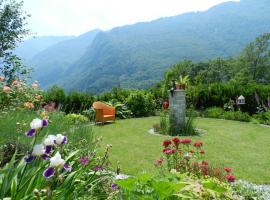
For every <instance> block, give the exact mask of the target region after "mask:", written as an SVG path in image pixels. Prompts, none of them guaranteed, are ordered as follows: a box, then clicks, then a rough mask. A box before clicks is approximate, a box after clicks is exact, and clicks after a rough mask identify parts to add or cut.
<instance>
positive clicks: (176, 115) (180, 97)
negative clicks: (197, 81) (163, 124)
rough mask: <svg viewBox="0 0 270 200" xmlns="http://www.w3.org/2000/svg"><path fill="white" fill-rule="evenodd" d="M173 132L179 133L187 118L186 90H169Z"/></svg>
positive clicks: (174, 133)
mask: <svg viewBox="0 0 270 200" xmlns="http://www.w3.org/2000/svg"><path fill="white" fill-rule="evenodd" d="M169 105H170V125H171V134H173V135H177V134H179V132H180V130H182V129H183V127H184V125H185V120H186V94H185V90H175V91H174V93H173V95H172V94H171V92H170V91H169Z"/></svg>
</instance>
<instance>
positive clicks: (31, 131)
mask: <svg viewBox="0 0 270 200" xmlns="http://www.w3.org/2000/svg"><path fill="white" fill-rule="evenodd" d="M36 133H37V132H36V129H33V128H32V129H30V130H29V131H28V132H26V133H25V135H26V136H27V137H33V136H35V135H36Z"/></svg>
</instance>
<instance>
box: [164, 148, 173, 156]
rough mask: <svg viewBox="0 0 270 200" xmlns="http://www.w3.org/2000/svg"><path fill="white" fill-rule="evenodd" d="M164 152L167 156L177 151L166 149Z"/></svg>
mask: <svg viewBox="0 0 270 200" xmlns="http://www.w3.org/2000/svg"><path fill="white" fill-rule="evenodd" d="M163 152H164V153H165V154H166V155H170V154H174V153H175V152H176V151H175V150H174V149H164V150H163Z"/></svg>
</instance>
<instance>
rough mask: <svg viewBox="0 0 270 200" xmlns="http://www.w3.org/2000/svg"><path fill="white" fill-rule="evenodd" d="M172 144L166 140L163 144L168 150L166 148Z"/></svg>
mask: <svg viewBox="0 0 270 200" xmlns="http://www.w3.org/2000/svg"><path fill="white" fill-rule="evenodd" d="M171 143H172V142H171V140H165V141H164V142H163V146H164V147H165V148H166V147H168V146H169V145H170V144H171Z"/></svg>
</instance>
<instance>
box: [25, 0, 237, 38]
mask: <svg viewBox="0 0 270 200" xmlns="http://www.w3.org/2000/svg"><path fill="white" fill-rule="evenodd" d="M226 1H228V0H24V10H25V11H26V12H27V13H29V14H31V17H30V18H29V19H28V24H29V25H28V26H29V28H30V29H31V31H32V32H33V33H34V34H35V35H38V36H43V35H80V34H82V33H84V32H87V31H89V30H92V29H95V28H99V29H102V30H108V29H111V28H113V27H116V26H123V25H127V24H134V23H136V22H142V21H151V20H153V19H157V18H160V17H166V16H174V15H177V14H181V13H184V12H190V11H203V10H207V9H208V8H210V7H212V6H214V5H216V4H219V3H222V2H226ZM233 1H237V0H233Z"/></svg>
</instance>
